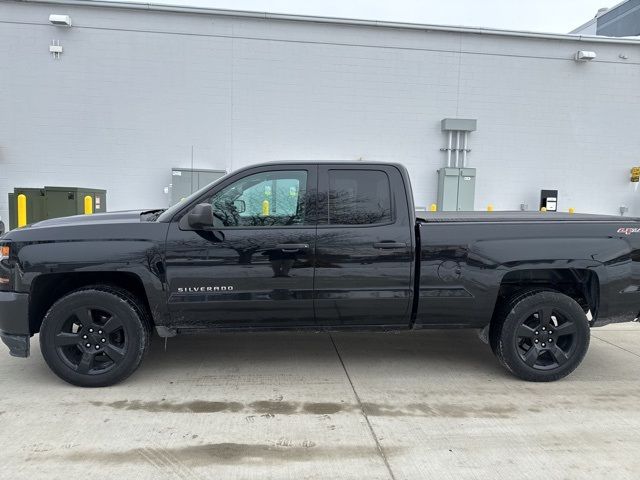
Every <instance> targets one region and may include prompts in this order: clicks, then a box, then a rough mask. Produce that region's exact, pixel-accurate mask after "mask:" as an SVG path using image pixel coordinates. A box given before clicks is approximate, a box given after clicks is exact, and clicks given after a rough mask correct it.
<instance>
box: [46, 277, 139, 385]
mask: <svg viewBox="0 0 640 480" xmlns="http://www.w3.org/2000/svg"><path fill="white" fill-rule="evenodd" d="M149 337H150V328H149V323H148V321H147V319H146V315H145V311H144V308H143V307H142V306H141V305H140V304H139V302H138V301H137V299H136V298H135V297H133V296H132V295H131V294H130V293H128V292H127V291H125V290H122V289H118V288H114V287H107V286H95V287H87V288H83V289H80V290H76V291H75V292H72V293H70V294H68V295H66V296H65V297H63V298H61V299H60V300H58V301H57V302H56V303H54V304H53V306H52V307H51V308H50V309H49V311H48V312H47V314H46V316H45V318H44V320H43V322H42V326H41V328H40V349H41V351H42V355H43V357H44V359H45V361H46V362H47V364H48V365H49V368H51V370H53V372H54V373H55V374H56V375H58V376H59V377H60V378H62V379H63V380H65V381H67V382H69V383H72V384H74V385H78V386H81V387H104V386H108V385H113V384H115V383H117V382H120V381H122V380H124V379H125V378H127V377H128V376H129V375H131V374H132V373H133V372H134V371H135V370H136V369H137V368H138V366H139V365H140V362H141V361H142V357H143V355H144V353H145V351H146V349H147V346H148V344H149Z"/></svg>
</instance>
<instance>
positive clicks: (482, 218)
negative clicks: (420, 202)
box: [418, 211, 640, 223]
mask: <svg viewBox="0 0 640 480" xmlns="http://www.w3.org/2000/svg"><path fill="white" fill-rule="evenodd" d="M418 217H419V218H418V220H419V221H422V222H425V223H447V222H554V221H555V222H558V221H571V222H608V223H612V222H615V223H620V222H624V223H629V222H638V221H640V219H639V218H636V217H622V216H618V215H595V214H589V213H567V212H521V211H503V212H418Z"/></svg>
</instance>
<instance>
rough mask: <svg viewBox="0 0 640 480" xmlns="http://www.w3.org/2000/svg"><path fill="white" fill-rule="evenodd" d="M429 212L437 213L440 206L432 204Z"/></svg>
mask: <svg viewBox="0 0 640 480" xmlns="http://www.w3.org/2000/svg"><path fill="white" fill-rule="evenodd" d="M429 211H431V212H437V211H438V206H437V205H436V204H435V203H432V204H431V206H430V207H429Z"/></svg>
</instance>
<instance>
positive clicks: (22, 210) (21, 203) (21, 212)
mask: <svg viewBox="0 0 640 480" xmlns="http://www.w3.org/2000/svg"><path fill="white" fill-rule="evenodd" d="M26 224H27V196H26V195H25V194H24V193H21V194H20V195H18V227H24V226H25V225H26Z"/></svg>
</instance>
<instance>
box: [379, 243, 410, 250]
mask: <svg viewBox="0 0 640 480" xmlns="http://www.w3.org/2000/svg"><path fill="white" fill-rule="evenodd" d="M373 246H374V247H375V248H388V249H392V248H407V244H406V243H404V242H377V243H374V244H373Z"/></svg>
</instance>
